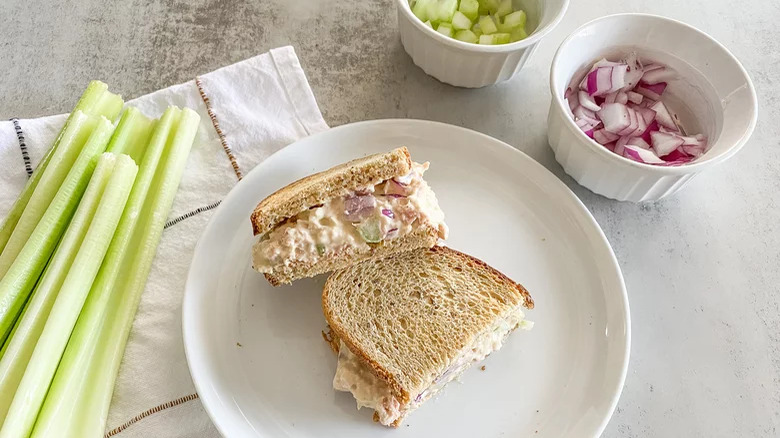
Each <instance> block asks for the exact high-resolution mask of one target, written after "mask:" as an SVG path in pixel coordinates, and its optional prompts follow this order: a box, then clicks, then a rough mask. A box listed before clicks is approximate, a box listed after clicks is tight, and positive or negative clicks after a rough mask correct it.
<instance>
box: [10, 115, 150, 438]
mask: <svg viewBox="0 0 780 438" xmlns="http://www.w3.org/2000/svg"><path fill="white" fill-rule="evenodd" d="M111 128H112V129H113V126H111ZM108 161H113V162H114V163H113V170H112V172H111V176H110V177H109V179H108V182H107V184H106V187H105V190H104V191H103V193H102V195H101V197H100V202H99V204H98V207H97V210H96V211H95V214H94V216H93V217H92V219H91V221H90V223H89V226H88V228H87V233H86V235H85V236H84V240H83V242H82V244H81V246H80V247H79V250H78V253H77V254H76V256H75V258H74V259H73V263H72V264H71V266H70V269H69V270H68V273H67V275H66V276H65V279H64V281H63V283H62V286H61V287H60V290H59V293H58V295H57V298H56V300H55V301H54V305H53V306H52V309H51V312H50V313H49V317H48V319H47V320H46V324H45V325H44V328H43V331H42V332H41V336H40V338H39V339H38V343H37V344H36V345H35V349H34V350H33V353H32V356H31V357H30V361H29V363H28V364H27V368H26V369H25V371H24V376H23V377H22V380H21V382H20V383H19V387H18V388H17V390H16V394H15V395H14V398H13V401H12V402H11V406H10V408H9V409H8V414H7V416H6V418H5V422H4V423H3V427H2V429H0V438H17V437H27V436H29V435H30V433H31V432H32V429H33V426H34V424H35V421H36V419H37V418H38V413H39V412H40V409H41V406H42V405H43V402H44V399H45V398H46V394H47V392H48V390H49V386H50V384H51V382H52V379H53V378H54V374H55V372H56V371H57V367H58V365H59V363H60V358H61V357H62V354H63V352H64V351H65V347H66V345H67V343H68V339H69V338H70V335H71V332H72V331H73V327H74V326H75V324H76V320H77V319H78V317H79V313H80V312H81V309H82V307H83V305H84V301H85V300H86V298H87V294H88V292H89V290H90V288H91V286H92V282H93V281H94V280H95V276H96V275H97V272H98V269H99V268H100V265H101V263H102V262H103V258H104V256H105V254H106V250H107V249H108V246H109V243H110V242H111V239H112V237H113V236H114V232H115V230H116V227H117V224H118V223H119V218H120V217H121V215H122V211H123V210H124V207H125V202H126V201H127V198H128V196H129V194H130V190H131V188H132V186H133V181H134V180H135V176H136V172H137V170H138V166H136V165H135V163H134V162H133V160H132V159H131V158H130V157H128V156H127V155H120V156H118V157H117V156H116V155H114V154H109V153H106V154H104V155H103V156H101V158H100V162H101V163H103V162H108ZM60 436H62V435H60Z"/></svg>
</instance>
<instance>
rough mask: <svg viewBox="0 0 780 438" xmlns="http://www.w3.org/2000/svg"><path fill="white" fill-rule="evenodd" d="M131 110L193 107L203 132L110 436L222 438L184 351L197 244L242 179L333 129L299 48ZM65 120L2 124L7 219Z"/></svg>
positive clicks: (131, 348)
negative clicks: (184, 315) (185, 297)
mask: <svg viewBox="0 0 780 438" xmlns="http://www.w3.org/2000/svg"><path fill="white" fill-rule="evenodd" d="M84 85H85V86H86V84H84ZM109 88H110V84H109ZM114 91H116V90H114ZM75 100H76V96H74V104H75ZM128 104H130V105H133V106H136V107H138V108H139V109H140V110H142V111H143V112H144V113H145V114H147V115H148V116H151V117H159V116H160V115H161V114H162V112H163V111H164V110H165V108H167V107H168V106H169V105H178V106H187V107H190V108H192V109H194V110H196V111H197V112H198V113H199V114H200V116H201V125H200V129H199V132H198V137H197V139H196V143H195V145H194V147H193V149H192V152H191V154H190V157H189V161H188V162H187V169H186V172H185V174H184V177H183V179H182V182H181V185H180V186H179V191H178V193H177V195H176V200H175V202H174V204H173V210H172V211H171V215H170V218H169V221H168V224H167V225H166V230H165V232H164V233H163V236H162V240H161V242H160V246H159V248H158V250H157V256H156V259H155V262H154V266H153V268H152V271H151V274H150V275H149V280H148V282H147V285H146V290H145V291H144V295H143V298H142V300H141V304H140V306H139V308H138V314H137V315H136V317H135V321H134V323H133V329H132V332H131V334H130V338H129V341H128V344H127V349H126V351H125V356H124V359H123V361H122V367H121V369H120V371H119V378H118V379H117V384H116V389H115V391H114V398H113V401H112V405H111V412H110V414H109V418H108V424H107V430H106V435H107V436H118V437H217V436H219V434H218V432H217V431H216V429H215V428H214V426H213V425H212V423H211V421H210V420H209V418H208V416H207V415H206V413H205V411H204V410H203V407H202V405H201V403H200V400H198V398H197V394H196V393H195V388H194V386H193V384H192V380H191V378H190V373H189V370H188V368H187V362H186V359H185V356H184V347H183V345H182V336H181V303H182V294H183V292H184V282H185V279H186V276H187V270H188V268H189V264H190V260H191V258H192V252H193V249H194V248H195V243H196V242H197V240H198V237H199V236H200V234H201V232H202V231H203V229H204V227H205V225H206V223H207V222H208V220H209V217H210V216H211V214H212V212H213V210H214V208H216V206H217V205H219V202H220V201H221V200H222V199H223V197H224V196H225V195H226V194H227V193H228V191H230V189H231V188H232V187H233V185H234V184H235V183H236V182H237V181H238V179H239V178H240V175H242V174H246V173H247V172H248V171H249V170H251V169H252V168H253V167H254V166H256V165H257V164H258V163H260V162H261V161H263V160H264V159H265V158H267V157H268V156H269V155H271V154H272V153H274V152H276V151H277V150H279V149H281V148H283V147H285V146H287V145H288V144H290V143H292V142H294V141H295V140H298V139H299V138H302V137H305V136H307V135H309V134H313V133H316V132H319V131H323V130H325V129H327V128H328V126H327V125H326V124H325V121H324V120H323V118H322V115H321V114H320V111H319V108H318V107H317V102H316V101H315V100H314V95H313V94H312V92H311V89H310V88H309V84H308V82H307V81H306V77H305V75H304V73H303V70H302V69H301V66H300V63H299V62H298V58H297V57H296V55H295V51H294V50H293V48H292V47H282V48H279V49H274V50H271V51H270V52H268V53H265V54H262V55H259V56H256V57H254V58H251V59H248V60H245V61H242V62H239V63H237V64H233V65H231V66H228V67H224V68H221V69H219V70H217V71H214V72H212V73H208V74H205V75H203V76H200V77H198V78H197V79H195V80H192V81H189V82H186V83H184V84H179V85H174V86H172V87H169V88H166V89H164V90H160V91H157V92H154V93H151V94H148V95H146V96H142V97H139V98H137V99H133V100H131V101H129V102H128ZM65 118H66V115H57V116H49V117H41V118H38V119H23V120H16V119H12V120H11V121H3V122H0V165H1V167H0V217H4V216H5V214H6V213H7V212H8V211H9V210H10V208H11V205H12V204H13V202H14V200H15V199H16V197H17V196H18V194H19V192H20V191H21V189H22V187H23V186H24V184H25V182H26V180H27V178H28V174H29V173H30V172H32V169H34V168H35V166H36V165H37V163H38V161H39V160H40V159H41V158H42V157H43V155H44V153H45V152H46V150H47V148H49V147H50V146H51V144H52V141H53V140H54V137H55V136H56V135H57V133H58V132H59V130H60V128H61V127H62V125H63V123H64V122H65Z"/></svg>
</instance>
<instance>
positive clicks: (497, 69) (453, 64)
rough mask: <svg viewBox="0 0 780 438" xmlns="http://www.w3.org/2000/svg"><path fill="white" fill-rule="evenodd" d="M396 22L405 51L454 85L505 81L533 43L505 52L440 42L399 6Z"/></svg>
mask: <svg viewBox="0 0 780 438" xmlns="http://www.w3.org/2000/svg"><path fill="white" fill-rule="evenodd" d="M397 9H398V26H399V29H400V32H401V43H402V44H403V46H404V49H405V50H406V53H408V54H409V56H411V57H412V60H413V61H414V63H415V64H416V65H417V66H418V67H420V68H421V69H423V71H424V72H425V73H427V74H429V75H431V76H433V77H434V78H436V79H438V80H440V81H441V82H444V83H447V84H450V85H454V86H456V87H465V88H479V87H485V86H488V85H493V84H497V83H499V82H503V81H506V80H507V79H510V78H511V77H512V76H514V75H515V73H517V72H518V71H520V69H521V68H523V66H524V65H525V63H526V61H528V57H529V56H531V54H532V53H533V51H534V50H535V49H536V46H537V45H538V44H537V43H535V44H532V45H530V46H527V47H520V48H518V49H516V50H512V51H507V52H479V51H477V50H474V51H472V50H465V49H461V48H458V47H451V46H448V45H445V44H442V43H441V42H440V41H437V40H436V39H434V38H431V36H430V35H428V34H427V32H425V29H420V28H419V27H417V26H415V25H414V23H413V22H412V20H413V19H415V18H414V17H412V18H409V16H408V15H407V14H404V13H403V11H402V10H401V8H397Z"/></svg>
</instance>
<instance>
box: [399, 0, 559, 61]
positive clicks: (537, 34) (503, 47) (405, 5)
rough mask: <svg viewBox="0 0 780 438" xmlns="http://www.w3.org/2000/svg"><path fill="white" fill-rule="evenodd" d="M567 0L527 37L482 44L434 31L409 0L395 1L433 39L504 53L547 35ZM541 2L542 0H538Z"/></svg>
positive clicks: (529, 45)
mask: <svg viewBox="0 0 780 438" xmlns="http://www.w3.org/2000/svg"><path fill="white" fill-rule="evenodd" d="M569 1H570V0H561V8H560V10H559V11H558V13H557V14H556V15H555V17H553V19H552V21H550V22H549V23H547V25H546V26H544V27H541V28H537V29H536V30H534V31H533V32H532V33H531V34H530V35H529V36H528V38H526V39H524V40H520V41H515V42H514V43H509V44H497V45H490V46H489V45H483V44H474V43H467V42H465V41H460V40H456V39H455V38H452V37H447V36H444V35H442V34H440V33H439V32H436V31H435V30H434V29H433V28H431V27H428V26H426V25H425V23H423V22H422V21H421V20H420V19H419V18H417V16H416V15H414V14H413V13H412V8H411V7H410V6H409V0H397V1H396V3H397V4H398V8H399V9H398V10H399V11H402V13H403V14H405V15H406V17H407V18H408V19H409V20H410V21H412V22H413V23H414V24H413V26H416V27H417V28H418V29H422V31H423V33H427V34H428V35H429V36H430V37H432V38H433V39H435V40H436V41H438V42H440V43H442V44H444V45H447V46H450V47H452V48H455V49H461V50H465V51H469V52H478V53H506V52H513V51H515V50H520V49H525V48H528V47H531V46H533V45H535V44H536V43H538V42H539V40H541V39H542V38H543V37H544V36H545V35H547V34H548V33H549V32H550V31H551V30H552V29H553V28H555V26H557V25H558V23H560V22H561V20H562V19H563V16H564V14H566V11H567V10H568V9H569ZM540 3H543V2H540Z"/></svg>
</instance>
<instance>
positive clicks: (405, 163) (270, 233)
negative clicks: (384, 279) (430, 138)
mask: <svg viewBox="0 0 780 438" xmlns="http://www.w3.org/2000/svg"><path fill="white" fill-rule="evenodd" d="M427 169H428V163H424V164H417V163H414V162H413V161H412V159H411V157H410V156H409V151H408V150H407V149H406V148H405V147H401V148H398V149H395V150H393V151H390V152H388V153H385V154H377V155H371V156H368V157H365V158H360V159H357V160H354V161H350V162H348V163H344V164H341V165H339V166H336V167H334V168H332V169H329V170H326V171H324V172H321V173H317V174H314V175H311V176H308V177H306V178H303V179H301V180H298V181H296V182H294V183H292V184H290V185H288V186H286V187H284V188H282V189H281V190H279V191H277V192H275V193H273V194H272V195H271V196H269V197H267V198H266V199H264V200H263V201H262V202H260V204H258V206H257V208H255V210H254V212H253V213H252V216H251V221H252V229H253V231H254V234H255V235H256V236H259V238H258V240H257V242H256V243H255V245H254V247H253V251H252V253H253V254H252V266H253V268H254V269H255V270H257V271H259V272H261V273H263V274H265V277H266V278H267V279H268V281H269V282H270V283H271V284H273V285H274V286H278V285H280V284H283V283H291V282H293V281H294V280H297V279H299V278H305V277H313V276H315V275H319V274H322V273H326V272H330V271H334V270H336V269H341V268H345V267H347V266H350V265H352V264H354V263H357V262H360V261H363V260H367V259H371V258H377V257H385V256H387V255H390V254H394V253H397V252H399V251H408V250H411V249H416V248H430V247H431V246H433V245H435V244H436V242H437V241H438V240H439V238H442V239H445V238H446V237H447V226H446V225H445V224H444V213H442V211H441V209H440V208H439V204H438V201H437V200H436V195H435V194H434V193H433V190H431V188H430V187H429V186H428V184H427V183H426V182H425V180H423V173H424V172H425V171H426V170H427Z"/></svg>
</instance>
